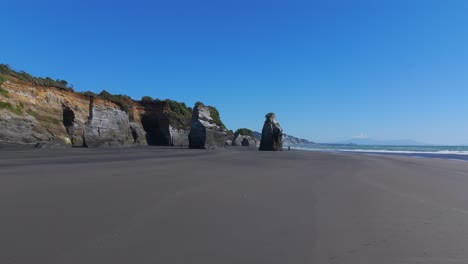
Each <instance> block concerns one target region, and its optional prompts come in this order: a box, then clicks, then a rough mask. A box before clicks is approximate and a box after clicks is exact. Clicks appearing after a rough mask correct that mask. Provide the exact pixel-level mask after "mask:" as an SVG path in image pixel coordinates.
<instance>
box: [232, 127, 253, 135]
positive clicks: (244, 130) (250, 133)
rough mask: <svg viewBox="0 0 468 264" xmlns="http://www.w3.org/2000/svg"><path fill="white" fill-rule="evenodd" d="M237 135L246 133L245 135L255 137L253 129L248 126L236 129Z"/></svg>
mask: <svg viewBox="0 0 468 264" xmlns="http://www.w3.org/2000/svg"><path fill="white" fill-rule="evenodd" d="M235 134H237V135H239V134H240V135H244V136H251V137H253V136H254V134H253V131H252V130H250V129H248V128H239V129H237V130H236V133H235Z"/></svg>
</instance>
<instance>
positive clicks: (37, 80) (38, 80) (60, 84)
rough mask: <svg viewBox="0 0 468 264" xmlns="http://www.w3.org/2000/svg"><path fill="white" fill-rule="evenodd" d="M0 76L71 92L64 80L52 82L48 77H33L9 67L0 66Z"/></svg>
mask: <svg viewBox="0 0 468 264" xmlns="http://www.w3.org/2000/svg"><path fill="white" fill-rule="evenodd" d="M0 74H3V75H7V76H12V77H15V78H17V79H20V80H22V81H25V82H30V83H33V84H36V85H41V86H53V87H56V88H59V89H62V90H67V91H73V87H72V86H69V85H68V82H67V81H65V80H60V79H57V80H53V79H52V78H50V77H45V78H42V77H34V76H32V75H30V74H29V73H27V72H25V71H15V70H13V69H12V68H11V67H10V66H9V65H6V64H0Z"/></svg>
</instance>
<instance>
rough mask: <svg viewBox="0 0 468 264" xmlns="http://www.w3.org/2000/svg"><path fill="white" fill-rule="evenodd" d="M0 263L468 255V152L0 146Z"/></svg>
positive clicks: (453, 258) (414, 259)
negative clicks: (446, 156) (454, 156)
mask: <svg viewBox="0 0 468 264" xmlns="http://www.w3.org/2000/svg"><path fill="white" fill-rule="evenodd" d="M0 212H1V218H0V263H50V264H53V263H57V264H64V263H67V264H69V263H70V264H71V263H87V264H89V263H100V264H102V263H113V264H117V263H164V264H170V263H200V264H207V263H216V264H219V263H281V264H285V263H319V264H321V263H356V264H366V263H370V264H374V263H379V264H385V263H398V264H401V263H421V264H423V263H424V264H431V263H444V264H447V263H449V264H450V263H468V163H466V162H461V161H451V160H437V159H418V158H410V157H394V156H370V155H360V154H332V153H313V152H300V151H284V152H258V151H245V150H241V148H237V149H236V148H234V149H230V150H216V151H205V150H188V149H176V148H175V149H170V148H167V149H166V148H141V149H136V148H135V149H71V150H0Z"/></svg>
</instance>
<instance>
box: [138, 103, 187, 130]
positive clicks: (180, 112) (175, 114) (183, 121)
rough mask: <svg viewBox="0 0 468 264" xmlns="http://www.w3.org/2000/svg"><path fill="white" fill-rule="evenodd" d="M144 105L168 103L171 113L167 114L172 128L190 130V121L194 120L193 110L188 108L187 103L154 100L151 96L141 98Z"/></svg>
mask: <svg viewBox="0 0 468 264" xmlns="http://www.w3.org/2000/svg"><path fill="white" fill-rule="evenodd" d="M141 102H142V103H143V104H151V103H156V104H160V103H167V105H168V106H169V109H170V111H169V112H167V113H165V114H166V116H167V118H168V119H169V122H170V124H171V126H173V127H174V128H177V129H190V120H191V118H192V108H191V107H187V105H185V103H181V102H177V101H174V100H170V99H166V100H160V99H153V98H152V97H151V96H143V97H142V98H141Z"/></svg>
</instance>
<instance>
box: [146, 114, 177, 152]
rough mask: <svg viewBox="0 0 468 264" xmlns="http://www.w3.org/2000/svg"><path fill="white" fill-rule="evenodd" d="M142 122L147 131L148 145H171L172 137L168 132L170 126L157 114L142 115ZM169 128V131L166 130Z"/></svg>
mask: <svg viewBox="0 0 468 264" xmlns="http://www.w3.org/2000/svg"><path fill="white" fill-rule="evenodd" d="M141 124H142V125H143V129H144V130H145V132H146V142H147V143H148V145H157V146H171V141H170V138H168V136H167V134H168V133H169V128H168V127H166V126H168V125H167V124H165V122H162V121H161V119H160V118H159V117H158V116H156V115H150V114H144V115H142V116H141ZM166 130H167V131H166Z"/></svg>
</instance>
